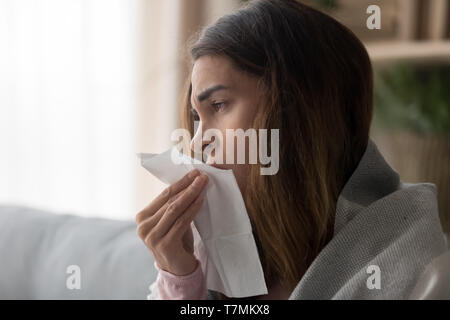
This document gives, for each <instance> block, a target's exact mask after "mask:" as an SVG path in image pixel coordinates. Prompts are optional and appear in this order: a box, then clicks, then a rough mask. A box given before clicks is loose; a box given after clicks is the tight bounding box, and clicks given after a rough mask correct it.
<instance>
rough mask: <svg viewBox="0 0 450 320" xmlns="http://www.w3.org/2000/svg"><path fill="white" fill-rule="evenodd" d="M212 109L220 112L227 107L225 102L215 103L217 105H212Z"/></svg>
mask: <svg viewBox="0 0 450 320" xmlns="http://www.w3.org/2000/svg"><path fill="white" fill-rule="evenodd" d="M211 107H212V108H213V109H214V110H215V111H220V110H221V109H223V108H224V107H225V102H215V103H213V104H211Z"/></svg>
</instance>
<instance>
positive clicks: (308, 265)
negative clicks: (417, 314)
mask: <svg viewBox="0 0 450 320" xmlns="http://www.w3.org/2000/svg"><path fill="white" fill-rule="evenodd" d="M190 53H191V56H192V72H191V76H190V81H189V86H188V89H187V93H186V102H185V105H184V106H183V109H184V111H185V112H184V118H185V125H186V128H188V129H189V130H190V131H191V133H192V134H194V132H193V129H194V126H193V123H194V121H195V120H198V121H200V126H201V129H202V130H201V131H202V132H205V131H206V130H207V129H211V128H214V129H218V130H219V131H221V132H223V136H226V135H225V130H226V129H238V128H240V129H243V130H247V129H248V128H255V129H261V128H264V129H269V130H270V129H279V137H280V139H279V171H278V172H277V173H276V174H275V175H261V174H260V167H261V164H256V165H255V164H234V165H232V164H215V161H214V160H215V157H217V155H214V154H210V155H208V161H207V163H209V164H212V165H215V166H217V167H219V168H226V169H232V170H233V173H234V175H235V177H236V180H237V182H238V185H239V188H240V190H241V193H242V195H243V197H244V200H245V204H246V207H247V211H248V214H249V218H250V221H251V223H252V228H253V233H254V237H255V240H256V243H257V246H258V251H259V255H260V258H261V262H262V266H263V270H264V274H265V277H266V283H267V287H268V294H267V295H264V296H258V297H249V298H253V299H288V298H290V299H351V298H358V299H361V298H407V297H408V295H409V293H410V292H411V290H412V289H413V286H414V284H415V282H416V280H417V277H418V276H419V274H420V273H421V272H422V270H423V268H424V266H425V265H426V264H427V263H429V262H430V261H431V259H432V258H433V257H435V256H437V255H439V254H440V253H442V252H443V251H444V250H445V242H444V237H443V233H442V230H441V226H440V223H439V218H438V214H437V205H436V196H435V192H436V190H435V188H434V185H432V184H417V185H406V184H403V183H402V182H401V181H400V180H399V177H398V175H397V174H396V173H395V172H394V171H393V170H392V169H391V168H390V167H389V165H388V164H387V163H386V162H385V161H384V159H383V157H382V156H381V155H380V154H379V152H378V150H377V148H376V146H375V144H374V143H373V141H371V140H370V138H369V129H370V124H371V120H372V112H373V104H372V93H373V92H372V91H373V83H372V67H371V63H370V59H369V57H368V54H367V52H366V50H365V48H364V46H363V44H362V43H361V42H360V41H359V40H358V39H357V38H356V37H355V35H354V34H353V33H352V32H351V31H350V30H348V29H347V28H346V27H344V26H343V25H341V24H340V23H338V22H337V21H335V20H334V19H333V18H331V17H329V16H327V15H325V14H323V13H320V12H319V11H316V10H314V9H312V8H310V7H308V6H306V5H304V4H302V3H300V2H298V1H294V0H283V1H281V0H278V1H277V0H259V1H252V2H251V3H250V4H248V5H247V6H245V7H244V8H242V9H240V10H238V11H236V12H234V13H233V14H230V15H227V16H224V17H222V18H220V19H219V20H218V21H217V22H216V23H215V24H214V25H211V26H209V27H207V28H205V29H203V30H202V32H201V34H200V37H199V38H198V39H197V41H196V42H195V43H193V44H192V45H191V48H190ZM197 130H198V129H197ZM198 132H200V131H199V130H198ZM200 138H201V137H199V136H198V134H197V135H196V136H195V137H194V139H193V140H195V139H200ZM202 143H203V147H206V146H207V145H208V144H209V143H211V141H207V140H205V141H202ZM221 143H222V146H223V145H225V144H226V141H222V142H221ZM222 149H223V150H224V151H223V152H225V148H222ZM223 159H225V155H223ZM207 180H208V179H207V177H206V176H205V175H204V174H202V173H200V172H197V171H194V172H191V175H187V176H186V177H184V178H183V179H181V180H180V181H179V182H177V183H175V184H173V185H171V186H170V187H168V188H167V189H166V190H165V191H164V192H163V193H162V194H161V195H160V196H158V197H157V198H156V199H154V200H153V201H152V202H151V203H150V204H149V205H148V206H147V207H146V208H145V209H143V210H142V211H141V212H140V213H138V215H137V217H136V221H137V223H138V234H139V236H140V237H141V238H142V240H143V241H144V242H145V244H146V245H147V246H148V248H149V250H150V251H151V253H152V254H153V256H154V258H155V267H157V269H158V270H159V275H158V280H157V286H158V290H159V294H160V298H162V299H204V298H208V299H219V298H227V297H225V296H224V295H223V294H220V293H217V292H214V291H211V290H207V288H206V284H205V280H204V275H203V273H202V270H201V268H200V263H199V262H198V259H197V258H196V256H195V255H194V252H193V240H192V231H191V229H190V223H191V222H192V220H193V219H194V217H195V215H196V213H197V212H198V210H199V208H200V206H201V204H202V199H201V197H200V196H199V195H200V193H201V191H202V190H203V188H204V187H205V185H206V184H207V183H208V181H207ZM224 214H226V213H224ZM425 248H426V249H425ZM371 277H372V278H371Z"/></svg>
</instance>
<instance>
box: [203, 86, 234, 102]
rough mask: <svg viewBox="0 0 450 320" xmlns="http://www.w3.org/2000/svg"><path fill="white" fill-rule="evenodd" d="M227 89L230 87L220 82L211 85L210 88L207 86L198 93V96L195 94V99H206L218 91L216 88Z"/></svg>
mask: <svg viewBox="0 0 450 320" xmlns="http://www.w3.org/2000/svg"><path fill="white" fill-rule="evenodd" d="M228 89H230V88H229V87H227V86H224V85H221V84H218V85H215V86H212V87H210V88H208V89H206V90H203V92H201V93H199V94H198V96H197V100H198V102H202V101H203V100H206V99H208V98H209V96H210V95H211V94H212V93H213V92H215V91H218V90H228Z"/></svg>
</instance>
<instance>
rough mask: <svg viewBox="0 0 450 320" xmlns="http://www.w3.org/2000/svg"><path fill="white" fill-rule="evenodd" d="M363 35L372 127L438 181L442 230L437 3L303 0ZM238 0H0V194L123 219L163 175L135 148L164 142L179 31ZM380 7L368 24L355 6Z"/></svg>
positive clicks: (177, 97) (442, 51)
mask: <svg viewBox="0 0 450 320" xmlns="http://www.w3.org/2000/svg"><path fill="white" fill-rule="evenodd" d="M305 2H307V3H310V4H311V5H313V6H315V7H317V8H318V9H320V10H323V11H325V12H327V13H328V14H330V15H332V16H334V17H335V18H336V19H338V20H339V21H341V22H342V23H343V24H345V25H347V26H348V27H349V28H350V29H351V30H353V31H354V32H355V33H356V35H357V36H358V37H359V38H360V39H361V40H362V41H363V42H364V43H365V45H366V47H367V49H368V51H369V54H370V56H371V58H372V61H373V65H374V68H375V71H376V76H375V78H376V86H375V119H374V123H373V126H372V131H371V135H372V137H373V139H374V140H375V142H376V143H377V144H378V146H379V147H380V149H381V151H382V153H383V154H384V155H385V157H386V159H387V160H388V162H389V163H390V164H391V165H392V166H393V168H394V169H395V170H396V171H398V172H399V174H400V176H401V177H402V180H404V181H407V182H416V181H426V182H433V183H435V184H436V185H437V186H438V191H439V206H440V214H441V219H442V222H443V225H444V229H446V230H447V231H449V230H450V204H449V198H450V197H449V193H450V186H449V183H450V169H449V166H450V161H449V160H450V146H449V136H450V98H449V93H448V92H449V91H450V90H448V89H449V83H450V82H449V77H450V76H449V74H450V71H449V66H450V22H449V16H450V4H449V1H448V0H307V1H305ZM245 3H246V1H241V0H0V202H1V203H15V204H23V205H29V206H33V207H39V208H44V209H49V210H54V211H56V212H70V213H75V214H80V215H85V216H101V217H109V218H116V219H130V218H133V217H134V215H135V214H136V213H137V212H138V211H139V210H140V209H142V208H143V207H144V206H145V205H146V204H147V203H148V202H149V201H151V199H152V198H153V197H154V196H156V195H157V194H158V193H159V192H160V190H161V188H162V185H161V184H160V183H159V182H157V180H156V179H154V178H153V177H152V176H151V175H150V174H148V173H147V172H146V171H145V170H144V169H142V168H141V167H140V165H139V162H138V159H137V157H136V155H135V153H137V152H161V151H164V150H165V149H167V148H168V147H170V145H171V142H170V132H171V131H172V130H173V129H174V128H176V127H178V126H179V123H178V121H179V118H178V107H179V104H180V101H181V94H182V89H183V86H184V83H185V80H186V77H187V75H188V61H187V52H186V41H187V39H189V38H190V37H191V36H192V35H193V34H194V33H195V32H196V31H198V30H199V28H201V27H202V26H205V25H207V24H209V23H212V22H214V21H215V20H216V19H217V18H218V17H220V16H222V15H224V14H227V13H229V12H232V11H233V10H235V9H237V8H239V7H240V6H242V5H245ZM372 4H376V5H378V6H379V7H380V9H381V29H380V30H369V29H368V28H367V27H366V19H367V17H368V16H369V15H368V14H367V13H366V9H367V7H368V6H369V5H372Z"/></svg>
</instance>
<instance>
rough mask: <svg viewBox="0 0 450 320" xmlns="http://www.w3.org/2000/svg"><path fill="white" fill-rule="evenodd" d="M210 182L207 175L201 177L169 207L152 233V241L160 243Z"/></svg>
mask: <svg viewBox="0 0 450 320" xmlns="http://www.w3.org/2000/svg"><path fill="white" fill-rule="evenodd" d="M207 181H208V177H207V176H206V175H203V174H202V175H199V176H197V177H196V178H195V179H194V182H193V183H192V184H191V185H190V186H189V187H188V188H187V189H186V191H185V192H183V194H182V195H181V196H180V197H179V198H178V199H176V200H175V201H173V202H172V203H171V204H169V205H168V207H167V209H166V211H165V213H164V215H163V216H162V218H161V220H159V222H158V224H157V225H156V227H155V229H154V231H153V232H151V236H152V240H154V241H158V239H161V238H162V237H163V236H164V235H165V234H166V233H167V232H168V231H169V230H170V228H171V227H172V225H173V224H174V223H175V221H176V220H177V219H178V218H179V217H180V216H181V215H182V214H183V213H184V212H185V211H186V209H187V208H188V207H189V206H190V205H191V204H192V203H193V202H194V200H195V199H196V198H197V197H198V196H199V194H200V192H201V191H202V190H203V188H204V186H205V185H206V183H207Z"/></svg>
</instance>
